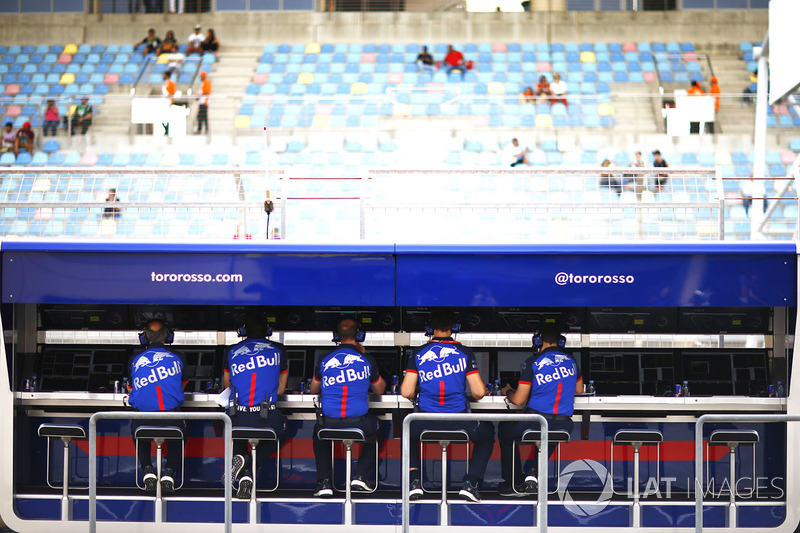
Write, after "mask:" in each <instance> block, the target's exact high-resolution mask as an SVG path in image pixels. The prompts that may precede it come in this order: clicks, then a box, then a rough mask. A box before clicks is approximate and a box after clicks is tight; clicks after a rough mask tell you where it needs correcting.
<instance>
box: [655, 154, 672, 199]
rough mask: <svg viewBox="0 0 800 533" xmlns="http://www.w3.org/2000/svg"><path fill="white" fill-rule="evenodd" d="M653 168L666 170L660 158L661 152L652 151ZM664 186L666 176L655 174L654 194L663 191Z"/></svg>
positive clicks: (664, 162) (665, 163)
mask: <svg viewBox="0 0 800 533" xmlns="http://www.w3.org/2000/svg"><path fill="white" fill-rule="evenodd" d="M653 166H654V167H656V168H667V167H668V166H669V165H668V164H667V162H666V161H665V160H664V158H663V157H661V152H660V151H658V150H655V151H653ZM666 184H667V175H666V174H656V192H661V191H663V190H664V186H665V185H666Z"/></svg>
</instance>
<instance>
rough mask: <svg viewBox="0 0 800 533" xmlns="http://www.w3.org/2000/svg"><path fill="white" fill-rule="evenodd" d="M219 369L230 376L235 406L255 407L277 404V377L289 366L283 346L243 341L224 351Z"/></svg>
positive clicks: (254, 340) (266, 342)
mask: <svg viewBox="0 0 800 533" xmlns="http://www.w3.org/2000/svg"><path fill="white" fill-rule="evenodd" d="M223 370H224V371H225V372H228V373H229V374H230V380H231V387H232V388H233V392H234V393H235V394H236V400H237V402H238V404H239V405H248V406H255V405H259V404H260V403H261V402H263V401H264V400H269V401H270V402H272V403H275V402H277V401H278V385H279V380H280V376H281V374H285V373H286V372H288V371H289V366H288V364H287V362H286V353H285V349H284V346H283V344H280V343H278V342H272V341H269V340H267V339H263V338H262V339H259V338H247V339H245V340H243V341H241V342H239V343H237V344H234V345H233V346H231V347H230V348H228V351H227V353H226V354H225V363H224V368H223Z"/></svg>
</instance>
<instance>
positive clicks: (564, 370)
mask: <svg viewBox="0 0 800 533" xmlns="http://www.w3.org/2000/svg"><path fill="white" fill-rule="evenodd" d="M540 368H541V367H540ZM571 376H575V365H571V366H570V367H565V366H559V367H556V368H554V369H553V372H552V373H548V374H536V383H537V384H538V385H544V384H545V383H552V382H554V381H559V380H562V379H565V378H568V377H571Z"/></svg>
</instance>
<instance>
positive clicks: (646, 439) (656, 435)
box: [611, 429, 664, 527]
mask: <svg viewBox="0 0 800 533" xmlns="http://www.w3.org/2000/svg"><path fill="white" fill-rule="evenodd" d="M662 442H664V435H662V434H661V432H660V431H656V430H651V429H621V430H619V431H617V432H616V433H615V434H614V439H613V440H612V441H611V481H612V485H611V490H612V491H613V492H614V493H615V494H620V493H619V492H617V491H616V490H615V489H614V485H613V481H614V445H615V444H625V445H630V446H633V507H632V508H631V509H632V512H633V527H640V526H641V521H642V508H641V505H640V504H639V448H641V447H642V446H655V447H656V450H657V451H656V453H657V456H656V479H658V482H659V484H660V483H661V446H660V444H661V443H662Z"/></svg>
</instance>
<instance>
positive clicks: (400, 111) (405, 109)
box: [394, 104, 411, 117]
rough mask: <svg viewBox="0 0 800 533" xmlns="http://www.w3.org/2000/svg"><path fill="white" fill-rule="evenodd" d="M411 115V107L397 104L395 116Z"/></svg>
mask: <svg viewBox="0 0 800 533" xmlns="http://www.w3.org/2000/svg"><path fill="white" fill-rule="evenodd" d="M409 113H411V106H410V105H409V104H395V105H394V116H396V117H407V116H408V115H409Z"/></svg>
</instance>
